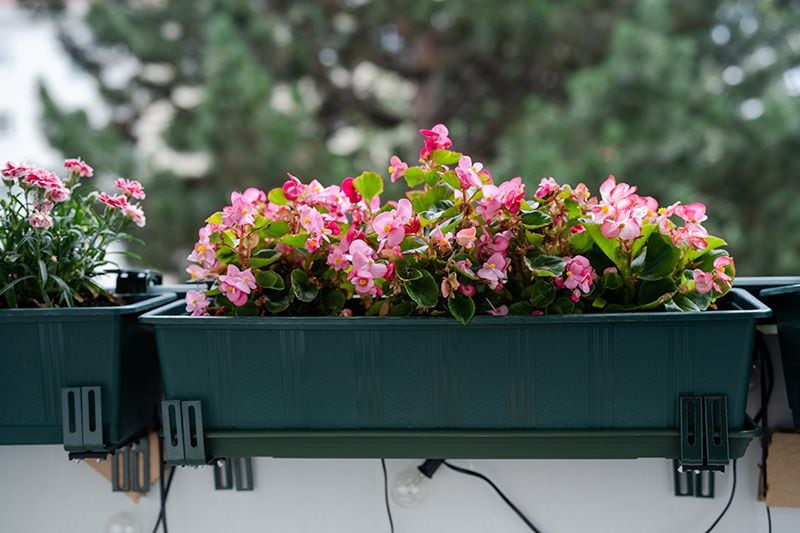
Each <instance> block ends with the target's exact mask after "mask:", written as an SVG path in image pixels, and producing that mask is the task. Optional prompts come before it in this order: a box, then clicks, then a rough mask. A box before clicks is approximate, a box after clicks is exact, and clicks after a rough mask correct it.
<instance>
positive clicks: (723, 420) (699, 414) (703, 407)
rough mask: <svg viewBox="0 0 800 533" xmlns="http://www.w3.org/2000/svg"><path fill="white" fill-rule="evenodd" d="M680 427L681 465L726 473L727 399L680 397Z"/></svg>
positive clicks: (728, 457)
mask: <svg viewBox="0 0 800 533" xmlns="http://www.w3.org/2000/svg"><path fill="white" fill-rule="evenodd" d="M680 424H681V427H680V430H681V450H680V466H681V467H682V468H683V469H687V468H688V469H689V470H698V471H699V470H715V471H720V472H724V471H725V466H726V465H727V464H728V462H730V450H729V448H728V404H727V399H726V398H725V396H703V397H701V396H683V397H681V399H680Z"/></svg>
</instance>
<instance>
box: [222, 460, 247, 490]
mask: <svg viewBox="0 0 800 533" xmlns="http://www.w3.org/2000/svg"><path fill="white" fill-rule="evenodd" d="M234 480H235V482H236V490H244V491H249V490H253V487H254V485H253V460H252V459H251V458H250V457H227V458H225V459H217V461H216V462H215V463H214V488H215V489H216V490H230V489H232V488H233V486H234Z"/></svg>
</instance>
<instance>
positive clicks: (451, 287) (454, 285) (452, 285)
mask: <svg viewBox="0 0 800 533" xmlns="http://www.w3.org/2000/svg"><path fill="white" fill-rule="evenodd" d="M460 286H461V284H460V283H459V282H458V280H457V279H456V277H455V275H452V274H451V275H450V276H447V277H446V278H444V279H443V280H442V284H441V292H442V297H443V298H450V295H452V294H455V291H457V290H458V288H459V287H460Z"/></svg>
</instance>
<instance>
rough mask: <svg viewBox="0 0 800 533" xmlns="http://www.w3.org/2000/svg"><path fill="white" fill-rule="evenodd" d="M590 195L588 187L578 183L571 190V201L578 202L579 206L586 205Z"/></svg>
mask: <svg viewBox="0 0 800 533" xmlns="http://www.w3.org/2000/svg"><path fill="white" fill-rule="evenodd" d="M591 196H592V193H590V192H589V187H587V186H586V184H585V183H579V184H577V185H576V186H575V188H574V189H573V190H572V199H573V200H575V201H576V202H578V204H579V205H581V206H583V205H586V204H587V202H588V200H589V198H590V197H591Z"/></svg>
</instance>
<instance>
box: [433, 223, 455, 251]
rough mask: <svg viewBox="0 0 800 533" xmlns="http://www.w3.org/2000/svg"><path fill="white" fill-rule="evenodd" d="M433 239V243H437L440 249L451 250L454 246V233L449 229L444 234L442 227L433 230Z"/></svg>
mask: <svg viewBox="0 0 800 533" xmlns="http://www.w3.org/2000/svg"><path fill="white" fill-rule="evenodd" d="M431 241H432V244H434V245H436V246H437V247H438V248H439V249H441V250H449V249H450V248H451V247H452V242H453V234H452V233H451V232H449V231H448V232H447V233H446V234H443V233H442V230H441V228H438V227H437V228H436V229H435V230H433V231H432V232H431Z"/></svg>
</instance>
